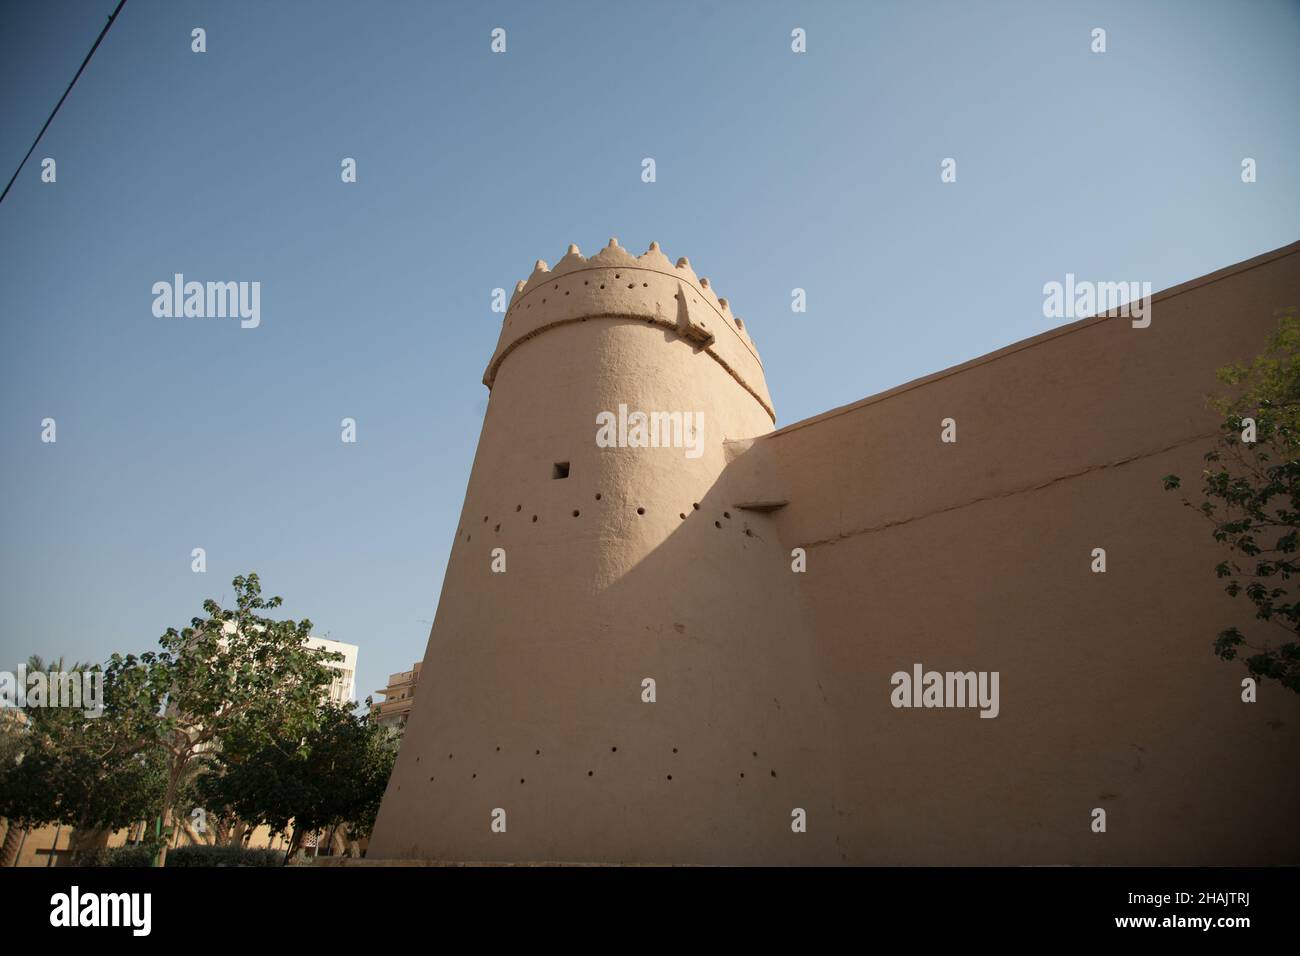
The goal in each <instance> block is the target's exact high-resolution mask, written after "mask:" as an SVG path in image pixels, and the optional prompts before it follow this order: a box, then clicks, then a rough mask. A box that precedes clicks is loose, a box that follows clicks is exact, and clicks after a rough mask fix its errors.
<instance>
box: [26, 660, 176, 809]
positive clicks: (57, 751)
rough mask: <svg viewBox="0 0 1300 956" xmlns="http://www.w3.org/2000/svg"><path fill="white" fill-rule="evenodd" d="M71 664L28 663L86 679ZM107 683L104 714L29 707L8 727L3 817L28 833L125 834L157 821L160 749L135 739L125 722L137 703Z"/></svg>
mask: <svg viewBox="0 0 1300 956" xmlns="http://www.w3.org/2000/svg"><path fill="white" fill-rule="evenodd" d="M90 669H91V668H89V667H87V666H86V665H84V664H76V665H73V666H72V667H70V668H66V669H65V667H64V665H63V661H62V660H59V661H54V662H52V663H51V664H49V665H46V664H45V663H44V662H43V661H42V660H41V658H39V657H33V658H31V659H30V660H29V661H28V670H29V672H36V671H42V672H44V671H51V670H52V671H56V672H63V671H65V670H66V672H68V673H73V674H81V673H84V672H86V671H88V670H90ZM115 691H116V688H114V687H113V686H111V685H110V684H109V683H108V682H105V687H104V712H103V714H102V715H101V716H97V717H96V716H88V715H87V713H86V712H85V710H83V709H82V708H79V707H47V706H30V705H29V706H27V707H25V708H24V709H23V710H22V714H23V719H21V720H20V719H14V718H13V717H9V718H8V719H6V720H5V721H4V723H5V730H4V734H3V736H4V742H3V745H2V746H0V751H3V753H4V759H3V760H2V761H0V816H3V817H6V818H8V819H9V820H10V821H11V822H12V823H13V824H15V825H17V826H20V827H23V828H28V829H30V828H35V827H40V826H45V825H47V824H53V823H58V824H62V825H65V826H71V827H76V828H78V829H81V830H100V829H109V830H112V829H117V828H119V827H125V826H129V825H130V824H132V823H134V822H136V821H138V820H140V819H142V818H144V817H147V816H152V815H154V814H156V813H157V812H158V811H159V809H160V807H161V803H162V795H163V790H164V771H165V765H164V761H163V760H162V755H161V754H160V753H159V752H158V751H157V750H156V749H153V748H149V747H141V746H139V745H138V742H137V741H135V740H133V739H131V737H130V734H129V732H128V731H127V730H126V729H125V727H124V725H123V723H122V721H121V720H120V717H121V715H122V713H123V709H124V705H126V709H129V704H130V702H129V701H125V700H124V699H123V697H122V696H121V695H120V694H118V693H116V692H115Z"/></svg>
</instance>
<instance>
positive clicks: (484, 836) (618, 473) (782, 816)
mask: <svg viewBox="0 0 1300 956" xmlns="http://www.w3.org/2000/svg"><path fill="white" fill-rule="evenodd" d="M483 381H484V384H485V385H487V386H488V388H489V389H490V391H491V397H490V400H489V402H488V409H487V416H486V419H485V420H484V423H483V431H482V434H481V436H480V438H479V445H478V452H477V454H476V456H475V459H474V467H473V471H472V473H471V476H470V481H469V488H468V490H467V492H466V495H465V505H464V509H463V511H462V513H461V520H460V527H459V528H458V530H457V533H456V540H455V543H454V544H453V547H452V553H451V558H450V561H449V562H448V566H447V572H446V577H445V580H444V584H443V590H442V596H441V599H440V602H439V606H438V611H437V616H436V620H435V622H434V625H433V628H432V631H431V632H430V635H429V644H428V648H427V650H426V652H425V658H424V669H423V673H422V677H421V684H420V692H419V695H418V696H417V697H416V700H415V704H414V706H413V709H412V712H411V716H410V720H409V723H408V724H407V728H406V734H405V739H404V740H403V743H402V746H401V751H400V754H399V757H398V760H397V766H396V769H395V770H394V772H393V775H392V778H391V781H390V783H389V786H388V791H387V793H386V794H385V796H384V800H383V805H382V807H381V809H380V812H379V819H378V822H377V824H376V827H375V831H374V836H373V839H372V841H371V845H370V849H369V851H368V856H369V857H370V858H372V859H403V858H408V859H429V860H449V861H521V862H530V861H531V862H592V861H595V862H608V863H733V864H740V863H764V862H770V863H793V862H833V860H832V855H831V854H832V847H831V844H832V836H831V808H830V798H829V778H828V774H827V772H826V765H827V754H826V752H825V744H824V741H825V727H824V721H823V716H824V715H823V714H822V712H821V710H820V708H821V706H822V705H821V703H820V702H821V700H822V698H821V695H820V694H819V692H818V689H817V683H816V672H815V667H814V662H813V660H812V650H811V647H810V642H809V640H808V638H809V633H808V627H807V623H806V616H805V615H804V613H803V612H802V609H801V607H800V605H799V600H798V597H797V594H796V590H795V588H794V587H793V585H792V584H791V581H790V579H791V578H792V576H793V575H792V572H791V559H790V555H789V553H788V552H786V553H782V550H781V546H780V544H779V542H778V541H777V537H776V534H775V531H774V529H773V528H772V518H771V516H770V514H769V513H768V512H767V511H765V510H764V509H765V508H766V507H770V504H765V503H764V502H761V501H760V502H748V503H747V502H746V501H744V500H742V499H743V498H744V494H743V493H741V492H739V491H737V490H736V489H735V487H734V486H731V485H730V484H729V473H728V471H727V465H728V462H729V461H731V460H732V459H734V458H735V455H736V451H737V448H743V447H744V442H743V441H737V440H743V439H749V438H753V437H755V436H758V435H762V434H765V433H767V432H770V431H771V430H772V428H773V421H774V418H775V416H774V412H773V409H772V403H771V399H770V398H769V396H768V391H767V386H766V384H765V382H764V379H763V368H762V365H761V364H760V362H759V358H758V353H757V351H756V349H755V347H754V344H753V342H752V341H751V340H750V338H749V335H748V333H747V332H746V331H745V328H744V324H743V323H742V322H741V321H740V320H739V319H738V318H736V317H734V316H733V315H732V313H731V311H730V309H729V308H728V305H727V301H726V300H725V299H719V298H718V297H717V296H716V295H715V294H714V292H713V291H712V289H711V288H710V287H709V281H708V280H707V279H702V278H697V277H696V275H695V273H694V271H693V270H692V269H691V266H690V264H689V263H688V262H687V260H686V259H684V258H683V259H679V260H678V261H677V262H676V264H674V263H673V262H672V261H670V260H669V259H668V258H666V257H665V256H664V255H663V253H661V252H660V251H659V247H658V245H657V244H651V246H650V249H649V251H647V252H646V253H645V254H643V255H641V256H639V257H634V256H632V255H631V254H629V253H628V252H626V251H625V250H624V249H622V248H620V247H619V245H618V243H617V241H615V240H610V243H609V245H608V247H607V248H605V249H603V250H601V251H600V253H599V254H597V255H595V256H593V257H592V258H590V259H588V258H585V257H584V256H582V255H581V253H580V252H579V251H578V248H577V247H576V246H570V247H569V251H568V254H567V255H565V256H564V258H562V259H561V260H560V261H559V262H558V263H557V264H556V266H555V268H554V269H549V268H548V267H547V265H546V263H545V262H540V261H539V262H538V263H537V266H536V268H535V269H534V271H533V274H532V275H531V276H530V277H529V279H528V281H527V282H520V283H519V284H518V286H517V287H516V290H515V293H514V296H513V297H512V299H511V301H510V306H509V309H508V310H507V312H506V314H505V319H504V323H503V325H502V329H501V336H500V340H499V342H498V344H497V347H496V351H495V353H494V354H493V355H492V358H491V361H490V362H489V363H488V366H487V371H486V373H485V375H484V377H483ZM620 406H624V407H625V409H626V416H627V417H628V418H631V417H632V416H633V415H634V413H637V412H640V413H645V414H646V415H652V414H654V413H680V414H681V415H682V416H683V417H684V418H685V417H687V416H689V417H691V418H692V419H694V417H695V415H696V413H702V415H703V430H702V448H700V449H699V450H698V454H697V452H696V450H692V449H688V448H683V447H601V445H600V444H598V442H597V432H598V430H599V425H598V416H599V415H600V414H601V413H611V414H612V415H614V416H619V415H620ZM634 433H635V427H634V428H633V429H632V432H631V433H630V437H629V439H628V444H629V445H631V444H633V443H635V441H636V439H635V437H632V435H634ZM734 471H735V469H734V468H733V469H732V472H734ZM496 549H501V550H500V551H499V552H498V551H496ZM494 555H495V556H494ZM502 560H504V567H505V570H504V572H501V571H499V570H494V564H495V566H496V567H497V568H500V567H501V562H502ZM647 681H653V685H649V684H648V683H647ZM651 686H652V688H653V698H654V699H653V701H652V702H651V701H649V700H647V698H648V697H649V696H651V695H650V688H651ZM798 810H802V811H804V813H805V814H806V816H807V820H808V823H807V829H806V832H797V831H798V828H797V827H795V826H793V825H792V824H793V823H794V822H795V820H796V817H797V816H798V814H797V813H796V811H798ZM497 811H504V832H501V829H502V827H501V823H502V814H501V813H498V812H497ZM494 821H495V822H496V826H495V827H494V825H493V824H494Z"/></svg>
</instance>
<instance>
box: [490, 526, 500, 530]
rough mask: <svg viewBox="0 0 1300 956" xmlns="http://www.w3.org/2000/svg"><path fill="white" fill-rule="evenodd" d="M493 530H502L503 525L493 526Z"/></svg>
mask: <svg viewBox="0 0 1300 956" xmlns="http://www.w3.org/2000/svg"><path fill="white" fill-rule="evenodd" d="M492 530H493V531H500V530H501V525H497V526H496V527H495V528H493V529H492Z"/></svg>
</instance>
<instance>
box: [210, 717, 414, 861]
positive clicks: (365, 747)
mask: <svg viewBox="0 0 1300 956" xmlns="http://www.w3.org/2000/svg"><path fill="white" fill-rule="evenodd" d="M366 703H367V707H366V711H365V713H364V714H362V715H358V714H356V713H354V712H353V711H352V710H351V709H350V708H347V707H341V706H336V705H328V706H325V707H323V708H322V710H321V718H320V720H319V722H318V723H317V724H316V725H315V726H314V727H313V728H312V729H310V730H309V731H308V732H307V733H306V735H305V736H304V737H302V738H301V739H291V738H288V737H273V738H269V739H268V738H261V737H245V736H243V735H239V736H232V737H229V738H227V739H226V740H224V741H223V745H222V748H221V753H220V755H219V756H218V757H217V758H216V763H217V766H216V767H215V769H214V772H212V773H209V774H207V775H205V776H204V777H202V778H201V779H200V780H199V781H198V782H197V785H196V794H197V798H198V799H199V800H200V801H202V802H203V805H204V806H207V807H209V808H213V807H215V808H219V812H221V813H225V814H228V815H231V816H234V817H238V818H239V819H241V820H244V821H246V822H249V823H251V824H265V825H267V826H269V827H270V829H271V830H272V832H279V833H284V832H287V830H288V828H289V826H290V823H292V824H293V827H294V830H295V843H296V842H297V840H298V837H299V835H301V834H303V833H312V832H317V831H321V830H326V829H329V830H334V829H336V828H341V829H342V830H343V832H344V833H345V834H346V836H347V838H348V839H352V840H359V839H361V838H363V837H365V836H367V835H368V834H369V833H370V830H371V828H372V827H373V826H374V822H375V816H376V815H377V814H378V812H379V801H380V799H381V798H382V797H383V794H384V788H385V786H386V785H387V783H388V777H389V774H390V773H391V772H392V769H393V761H394V759H395V757H396V749H397V748H396V742H395V740H394V739H393V738H392V736H391V734H390V732H389V731H388V730H387V729H386V728H384V727H383V726H381V725H380V724H379V723H377V721H376V720H375V719H374V717H372V715H371V713H370V708H369V703H370V702H369V701H367V702H366Z"/></svg>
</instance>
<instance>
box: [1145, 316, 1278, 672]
mask: <svg viewBox="0 0 1300 956" xmlns="http://www.w3.org/2000/svg"><path fill="white" fill-rule="evenodd" d="M1296 312H1297V310H1296V309H1295V308H1291V309H1288V310H1286V311H1285V312H1283V314H1282V315H1281V319H1280V321H1279V324H1278V328H1277V330H1276V332H1275V333H1274V334H1273V335H1272V336H1271V337H1270V339H1269V342H1268V346H1267V348H1266V349H1265V350H1264V352H1262V353H1261V354H1260V355H1258V356H1256V358H1255V359H1254V360H1253V361H1252V362H1251V363H1249V364H1246V365H1243V364H1236V365H1229V366H1226V367H1225V368H1222V369H1219V372H1218V377H1219V380H1220V381H1221V382H1223V383H1224V384H1225V385H1228V386H1231V387H1232V392H1231V394H1226V395H1218V396H1215V397H1212V398H1211V400H1210V401H1211V405H1212V407H1213V408H1214V409H1215V410H1216V411H1218V412H1219V414H1221V415H1222V416H1223V420H1222V422H1221V424H1220V428H1219V431H1220V435H1219V439H1218V441H1217V443H1216V445H1215V447H1214V448H1213V449H1211V450H1210V451H1209V452H1207V453H1206V454H1205V456H1204V458H1205V462H1206V467H1205V469H1204V471H1203V472H1202V473H1201V490H1200V496H1199V499H1198V500H1197V501H1195V502H1193V501H1192V500H1190V499H1189V498H1188V497H1187V496H1186V495H1185V494H1184V495H1183V503H1184V504H1186V505H1187V506H1188V507H1190V508H1193V509H1194V510H1196V511H1197V512H1198V513H1199V514H1201V515H1202V516H1203V517H1204V518H1205V519H1206V520H1207V521H1209V523H1210V525H1211V528H1212V531H1211V533H1212V534H1213V536H1214V540H1215V541H1218V542H1220V543H1221V544H1223V545H1224V546H1225V547H1226V548H1227V550H1228V557H1227V558H1226V559H1225V560H1223V561H1221V562H1220V563H1219V564H1218V565H1217V566H1216V567H1215V569H1214V572H1215V574H1216V575H1217V576H1218V577H1219V578H1220V579H1221V580H1223V581H1225V584H1224V590H1225V591H1226V592H1227V593H1228V594H1229V595H1231V596H1232V597H1234V598H1235V597H1239V596H1241V595H1245V596H1246V598H1247V600H1249V602H1250V604H1251V605H1252V607H1253V610H1254V617H1255V620H1257V621H1259V622H1261V623H1262V625H1266V626H1267V629H1269V630H1271V629H1273V628H1276V629H1278V630H1280V631H1282V632H1283V633H1284V634H1285V635H1286V638H1285V639H1281V638H1278V637H1277V636H1276V635H1277V631H1276V630H1273V631H1272V634H1273V635H1274V640H1273V641H1270V640H1268V639H1267V638H1265V637H1262V636H1256V635H1257V634H1258V633H1259V631H1260V630H1264V628H1257V629H1255V630H1253V631H1252V635H1251V638H1250V639H1248V638H1247V636H1246V634H1245V633H1243V632H1242V630H1241V629H1240V628H1238V627H1235V626H1234V627H1229V628H1226V629H1224V630H1222V631H1220V632H1219V634H1218V636H1217V637H1216V638H1215V641H1214V651H1215V653H1216V654H1217V655H1218V656H1219V657H1220V658H1222V659H1223V660H1225V661H1232V660H1237V659H1238V658H1241V659H1242V660H1244V662H1245V665H1246V668H1247V670H1248V671H1249V672H1250V673H1251V674H1252V675H1254V676H1255V677H1258V678H1271V679H1273V680H1276V681H1278V682H1279V683H1281V684H1282V685H1283V686H1284V687H1289V688H1290V689H1291V690H1293V691H1295V692H1296V693H1300V644H1298V643H1297V637H1298V636H1300V603H1298V602H1297V600H1296V595H1295V593H1294V583H1293V581H1292V578H1294V577H1295V576H1296V575H1298V574H1300V554H1298V553H1297V545H1298V544H1300V316H1298V315H1297V314H1296ZM1164 486H1165V488H1166V490H1174V489H1179V488H1181V487H1182V481H1181V479H1180V478H1179V477H1178V476H1177V475H1166V476H1165V478H1164Z"/></svg>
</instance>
